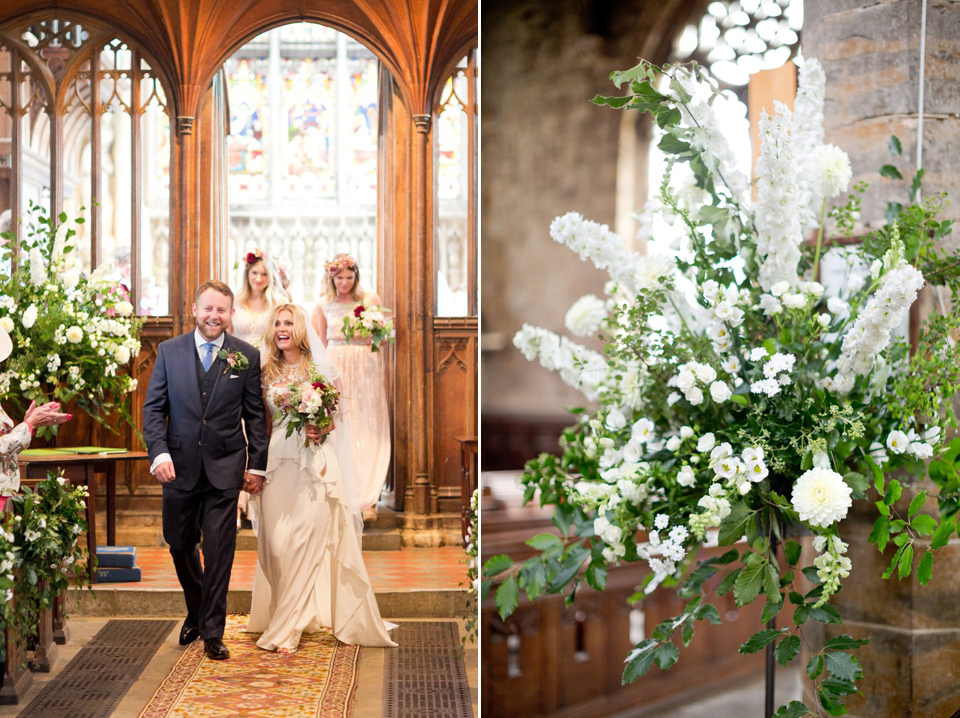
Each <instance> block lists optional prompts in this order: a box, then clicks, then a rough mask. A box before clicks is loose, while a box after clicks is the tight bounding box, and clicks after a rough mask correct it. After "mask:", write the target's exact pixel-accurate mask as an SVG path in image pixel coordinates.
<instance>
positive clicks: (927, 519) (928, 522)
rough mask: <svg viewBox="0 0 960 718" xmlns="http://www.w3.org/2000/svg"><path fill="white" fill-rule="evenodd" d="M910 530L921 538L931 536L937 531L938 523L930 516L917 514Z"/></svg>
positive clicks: (911, 522)
mask: <svg viewBox="0 0 960 718" xmlns="http://www.w3.org/2000/svg"><path fill="white" fill-rule="evenodd" d="M910 528H912V529H913V530H914V531H916V532H917V533H918V534H920V535H921V536H929V535H930V534H932V533H933V532H934V531H936V530H937V521H936V519H934V518H933V516H931V515H930V514H917V515H916V516H914V517H913V520H912V521H910Z"/></svg>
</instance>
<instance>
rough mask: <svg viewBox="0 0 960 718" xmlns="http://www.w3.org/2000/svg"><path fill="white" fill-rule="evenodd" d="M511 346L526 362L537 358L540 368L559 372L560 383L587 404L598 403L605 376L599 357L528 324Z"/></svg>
mask: <svg viewBox="0 0 960 718" xmlns="http://www.w3.org/2000/svg"><path fill="white" fill-rule="evenodd" d="M513 343H514V345H515V346H516V347H517V348H518V349H519V350H520V351H521V352H523V355H524V356H525V357H526V358H527V359H529V360H531V361H532V360H533V359H536V358H537V357H538V356H539V359H540V364H541V366H543V367H544V368H545V369H549V370H551V371H556V372H559V374H560V378H561V379H563V380H564V381H565V382H566V383H567V384H569V385H570V386H572V387H574V388H575V389H579V390H580V391H581V392H583V395H584V396H586V397H587V398H588V399H590V400H591V401H596V400H598V399H599V387H600V385H601V384H602V383H603V382H604V381H606V380H607V378H608V373H609V371H608V365H607V362H606V359H605V358H604V357H603V355H602V354H600V353H598V352H595V351H593V350H591V349H587V348H586V347H582V346H580V345H579V344H576V343H574V342H572V341H570V340H569V339H567V338H566V337H561V336H559V335H558V334H554V333H553V332H551V331H549V330H547V329H541V328H539V327H532V326H530V325H529V324H524V325H523V328H522V329H520V331H518V332H517V333H516V335H514V337H513Z"/></svg>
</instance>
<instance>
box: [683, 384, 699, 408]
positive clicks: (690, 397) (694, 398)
mask: <svg viewBox="0 0 960 718" xmlns="http://www.w3.org/2000/svg"><path fill="white" fill-rule="evenodd" d="M684 396H685V397H686V398H687V401H689V402H690V403H691V404H693V405H694V406H700V404H702V403H703V392H702V391H701V390H700V387H699V386H695V387H693V388H692V389H691V390H690V391H688V392H685V393H684Z"/></svg>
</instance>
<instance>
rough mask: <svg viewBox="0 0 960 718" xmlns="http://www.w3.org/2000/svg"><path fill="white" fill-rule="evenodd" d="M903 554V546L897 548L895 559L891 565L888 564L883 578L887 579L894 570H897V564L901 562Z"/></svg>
mask: <svg viewBox="0 0 960 718" xmlns="http://www.w3.org/2000/svg"><path fill="white" fill-rule="evenodd" d="M902 555H903V546H901V547H900V548H898V549H897V552H896V553H895V554H893V559H892V560H891V561H890V565H889V566H887V570H886V571H884V572H883V578H885V579H887V578H890V577H891V576H892V575H893V572H894V571H896V570H897V564H898V563H900V557H901V556H902Z"/></svg>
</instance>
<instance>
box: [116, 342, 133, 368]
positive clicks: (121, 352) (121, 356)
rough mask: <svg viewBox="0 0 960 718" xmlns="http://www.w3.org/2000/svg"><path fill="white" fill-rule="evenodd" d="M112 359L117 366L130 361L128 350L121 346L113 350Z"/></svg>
mask: <svg viewBox="0 0 960 718" xmlns="http://www.w3.org/2000/svg"><path fill="white" fill-rule="evenodd" d="M113 357H114V359H116V360H117V364H126V363H127V362H128V361H130V350H129V349H127V348H126V347H125V346H123V345H122V344H121V345H120V346H118V347H117V348H116V349H115V350H114V352H113Z"/></svg>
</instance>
